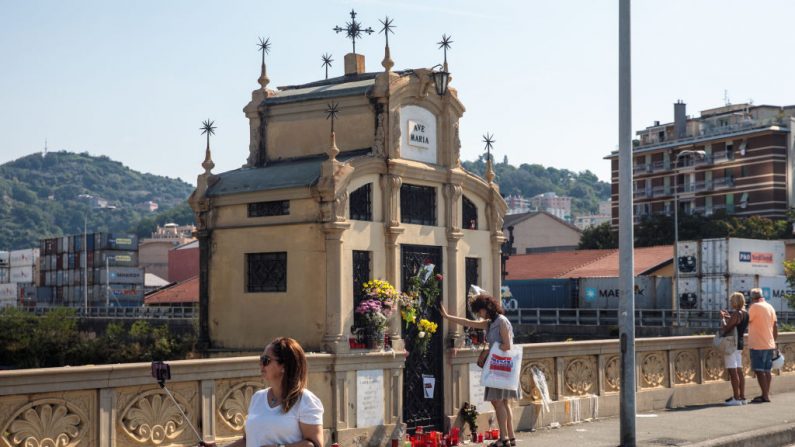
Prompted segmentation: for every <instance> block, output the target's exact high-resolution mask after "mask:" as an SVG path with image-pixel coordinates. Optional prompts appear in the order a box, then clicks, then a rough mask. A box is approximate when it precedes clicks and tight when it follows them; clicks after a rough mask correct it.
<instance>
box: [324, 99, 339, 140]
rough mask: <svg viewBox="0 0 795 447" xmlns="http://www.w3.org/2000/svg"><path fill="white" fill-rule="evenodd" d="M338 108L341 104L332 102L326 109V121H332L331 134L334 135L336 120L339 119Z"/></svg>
mask: <svg viewBox="0 0 795 447" xmlns="http://www.w3.org/2000/svg"><path fill="white" fill-rule="evenodd" d="M338 106H339V104H337V103H336V102H330V103H329V104H328V108H327V109H326V119H331V133H334V120H335V119H337V114H338V113H339V108H338Z"/></svg>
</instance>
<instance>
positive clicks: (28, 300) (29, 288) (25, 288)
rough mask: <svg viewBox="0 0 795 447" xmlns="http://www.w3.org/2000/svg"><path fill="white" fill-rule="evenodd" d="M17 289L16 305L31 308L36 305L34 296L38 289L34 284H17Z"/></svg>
mask: <svg viewBox="0 0 795 447" xmlns="http://www.w3.org/2000/svg"><path fill="white" fill-rule="evenodd" d="M17 286H18V287H19V300H18V303H19V305H20V306H23V307H33V306H35V305H36V294H37V293H38V289H39V288H38V287H37V286H36V285H35V284H31V283H28V284H17Z"/></svg>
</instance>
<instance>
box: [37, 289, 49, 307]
mask: <svg viewBox="0 0 795 447" xmlns="http://www.w3.org/2000/svg"><path fill="white" fill-rule="evenodd" d="M52 298H53V288H52V287H39V288H37V289H36V305H37V306H50V305H52Z"/></svg>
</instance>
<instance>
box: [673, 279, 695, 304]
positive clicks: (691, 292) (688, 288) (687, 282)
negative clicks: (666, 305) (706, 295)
mask: <svg viewBox="0 0 795 447" xmlns="http://www.w3.org/2000/svg"><path fill="white" fill-rule="evenodd" d="M677 293H678V294H679V308H680V309H698V307H699V304H700V300H699V296H700V295H701V283H700V282H699V280H698V278H696V277H685V278H683V277H679V284H678V287H677Z"/></svg>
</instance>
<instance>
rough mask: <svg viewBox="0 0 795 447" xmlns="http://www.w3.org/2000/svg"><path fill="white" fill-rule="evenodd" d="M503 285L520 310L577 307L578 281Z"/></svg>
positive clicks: (557, 280) (563, 280) (519, 282)
mask: <svg viewBox="0 0 795 447" xmlns="http://www.w3.org/2000/svg"><path fill="white" fill-rule="evenodd" d="M141 276H142V277H143V271H141ZM141 282H143V280H142V281H141ZM502 285H503V286H507V287H508V288H509V289H510V291H511V295H513V296H512V298H513V299H515V300H516V305H517V307H518V308H520V309H532V308H543V309H552V308H561V309H567V308H573V307H575V306H576V305H577V301H576V299H577V292H576V290H575V286H576V280H573V279H521V280H506V281H503V283H502Z"/></svg>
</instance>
